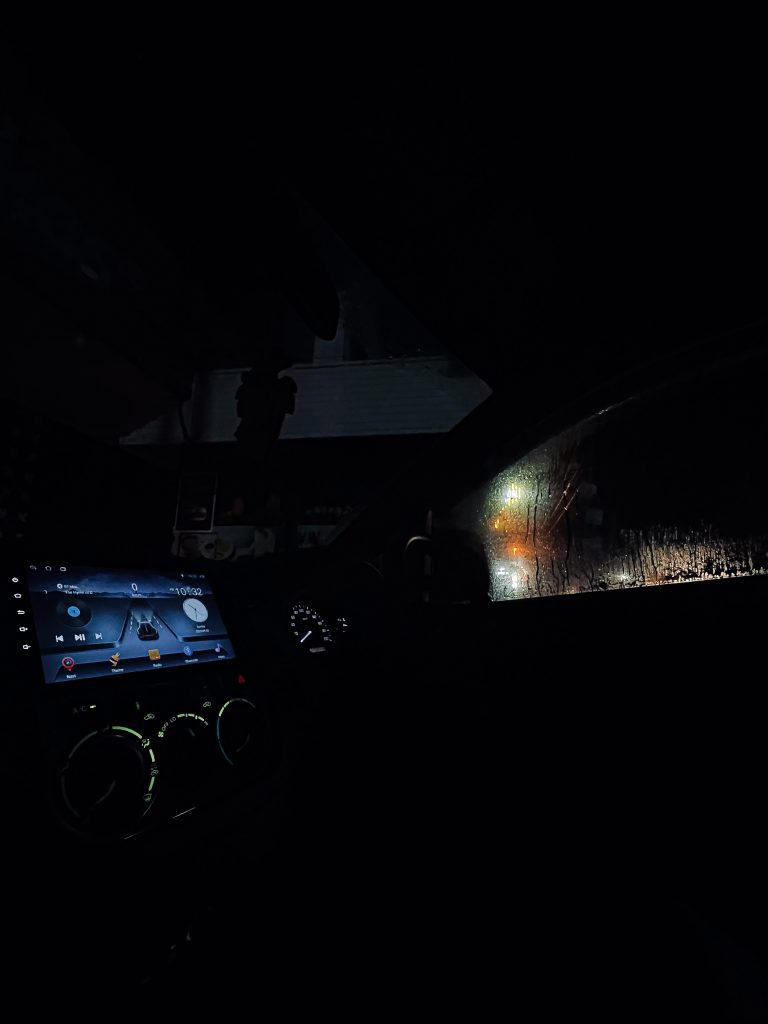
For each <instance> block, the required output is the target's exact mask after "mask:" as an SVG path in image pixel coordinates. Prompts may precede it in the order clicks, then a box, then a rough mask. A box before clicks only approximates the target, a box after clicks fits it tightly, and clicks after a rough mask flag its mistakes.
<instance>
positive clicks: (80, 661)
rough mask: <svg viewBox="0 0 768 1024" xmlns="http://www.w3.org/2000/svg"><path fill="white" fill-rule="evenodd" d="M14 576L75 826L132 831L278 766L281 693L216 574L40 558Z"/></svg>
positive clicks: (20, 651) (16, 609) (13, 608)
mask: <svg viewBox="0 0 768 1024" xmlns="http://www.w3.org/2000/svg"><path fill="white" fill-rule="evenodd" d="M4 584H5V588H6V591H7V602H6V605H7V610H8V620H9V633H10V636H11V638H12V641H11V642H12V644H13V646H14V650H13V651H12V655H13V660H14V661H15V662H16V663H17V664H18V666H19V670H18V671H17V672H16V673H15V674H14V676H15V678H16V679H17V680H18V681H19V682H20V685H22V686H23V687H25V688H27V693H26V696H27V697H28V698H29V699H30V700H32V702H33V703H34V705H35V707H36V709H37V717H38V721H39V724H40V728H41V738H42V744H41V747H42V751H43V754H42V757H43V761H44V779H45V789H46V790H47V798H48V802H49V805H50V809H51V811H52V814H53V819H54V820H55V821H56V822H57V823H58V824H59V825H60V826H62V827H63V828H64V829H65V830H68V831H70V832H74V833H79V834H80V835H83V836H94V837H113V838H128V837H130V836H133V835H136V834H138V833H140V832H144V831H146V830H150V829H153V828H157V827H158V826H162V825H164V824H167V823H169V822H170V821H172V820H173V819H176V818H179V817H182V816H185V815H187V814H190V813H191V812H193V811H196V810H199V809H201V808H204V807H205V806H206V805H212V804H215V803H220V802H221V800H222V799H224V798H226V796H227V794H229V793H233V792H237V791H238V790H240V789H242V788H243V786H244V785H249V786H253V785H256V786H258V785H260V784H262V783H264V782H265V781H266V780H268V779H269V778H270V776H271V775H272V774H273V773H274V772H275V770H276V768H277V765H278V762H279V757H280V743H279V737H278V728H277V721H276V718H277V716H276V713H275V709H274V707H273V706H272V702H271V700H270V696H269V692H268V689H267V688H266V687H264V686H261V685H256V683H255V681H253V680H250V679H249V678H248V673H247V670H246V669H245V668H244V666H243V664H242V663H241V662H240V661H239V660H238V656H237V650H236V638H235V637H234V635H233V629H232V626H231V623H230V622H228V621H226V618H225V615H224V613H223V611H222V606H221V604H220V602H219V600H218V598H217V596H216V594H215V593H214V589H213V586H212V584H211V582H210V580H209V579H208V577H207V576H206V575H205V574H204V573H200V572H193V573H187V572H180V571H176V570H169V571H150V570H137V569H130V570H129V569H104V568H92V567H84V566H71V565H60V564H58V563H54V562H32V563H27V564H25V565H20V566H16V567H14V568H11V569H10V570H8V571H7V576H6V579H5V581H4Z"/></svg>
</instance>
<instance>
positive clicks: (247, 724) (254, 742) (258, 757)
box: [216, 697, 277, 775]
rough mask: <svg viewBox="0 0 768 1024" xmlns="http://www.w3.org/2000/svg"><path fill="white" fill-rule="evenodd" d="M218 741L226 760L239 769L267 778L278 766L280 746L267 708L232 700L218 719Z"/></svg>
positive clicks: (247, 701)
mask: <svg viewBox="0 0 768 1024" xmlns="http://www.w3.org/2000/svg"><path fill="white" fill-rule="evenodd" d="M216 739H217V740H218V744H219V750H220V751H221V754H222V756H223V757H224V760H225V761H226V762H227V763H228V764H231V765H232V766H233V767H236V768H243V769H247V770H248V771H249V772H251V773H253V774H256V775H266V774H268V773H269V772H270V771H271V770H272V769H273V768H274V767H275V763H276V758H277V744H276V736H275V732H274V729H273V728H272V725H271V722H270V719H269V717H268V715H267V714H266V712H265V711H264V709H262V708H259V707H257V706H256V705H255V704H254V703H253V702H252V701H250V700H246V699H245V698H243V697H234V698H233V699H232V700H228V701H227V702H226V704H224V706H223V707H222V709H221V711H219V715H218V718H217V719H216Z"/></svg>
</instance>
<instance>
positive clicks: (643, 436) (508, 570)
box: [453, 353, 768, 601]
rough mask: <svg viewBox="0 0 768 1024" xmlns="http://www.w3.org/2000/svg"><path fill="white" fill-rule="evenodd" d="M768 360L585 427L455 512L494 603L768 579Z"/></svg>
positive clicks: (649, 398) (722, 371) (712, 375)
mask: <svg viewBox="0 0 768 1024" xmlns="http://www.w3.org/2000/svg"><path fill="white" fill-rule="evenodd" d="M767 370H768V365H767V363H766V358H765V355H764V354H762V353H761V354H758V355H754V354H753V355H751V356H749V357H748V358H743V359H740V360H738V361H733V362H730V363H727V362H721V363H720V364H719V365H718V366H716V367H712V368H710V369H709V370H708V371H707V372H697V373H691V374H689V375H688V376H687V377H685V378H684V379H683V380H682V381H678V382H676V383H668V384H665V385H661V386H659V387H657V388H654V389H651V390H650V391H649V392H647V393H646V394H643V395H640V396H638V397H636V398H633V399H630V400H628V401H626V402H623V403H622V404H621V405H619V406H616V407H614V408H611V409H606V410H603V411H602V412H601V413H599V414H597V415H595V416H593V417H592V418H590V419H588V420H585V421H584V422H582V423H580V424H578V425H576V426H575V427H573V428H572V429H569V430H567V431H565V432H563V433H562V434H560V435H558V436H557V437H553V438H552V439H550V440H549V441H547V442H546V443H545V444H542V445H541V446H540V447H538V448H536V449H535V450H534V451H531V452H530V453H528V454H527V455H525V456H524V457H523V458H521V459H519V460H518V461H517V462H515V463H514V464H513V465H510V466H509V467H508V468H506V469H505V470H503V471H502V472H501V473H499V474H498V475H497V476H496V477H495V478H494V479H493V480H491V481H490V483H489V484H488V485H487V487H485V488H484V489H483V490H482V492H481V493H478V494H475V495H473V496H472V497H470V498H469V499H467V500H466V501H465V502H463V503H462V505H461V506H459V507H458V508H457V509H456V510H454V517H453V518H454V521H455V522H457V523H459V522H460V523H462V524H463V525H470V523H471V524H472V528H473V529H474V530H475V532H476V533H477V534H478V535H479V536H480V537H481V539H482V542H483V545H484V548H485V553H486V557H487V559H488V564H489V570H490V578H491V583H490V589H491V592H490V596H491V597H492V599H493V600H497V601H499V600H513V599H516V598H526V597H543V596H548V595H553V594H573V593H579V592H583V591H591V590H613V589H622V588H626V587H644V586H654V585H658V584H668V583H684V582H692V581H701V580H712V579H720V578H723V577H728V576H742V575H752V574H756V573H765V572H766V571H768V522H767V521H766V514H765V503H764V498H763V493H764V492H765V491H766V490H768V489H767V488H766V469H767V465H766V463H767V461H768V460H767V457H766V448H767V444H768V431H767V430H766V419H767V417H766V408H767V407H768V373H767V372H766V371H767Z"/></svg>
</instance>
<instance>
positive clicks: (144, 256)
mask: <svg viewBox="0 0 768 1024" xmlns="http://www.w3.org/2000/svg"><path fill="white" fill-rule="evenodd" d="M7 56H8V59H7V60H5V61H4V62H3V65H4V70H3V76H2V93H0V96H2V104H1V105H0V180H1V181H2V182H3V190H2V199H1V200H0V252H1V253H2V262H1V263H0V295H2V308H3V311H4V313H3V322H4V327H5V331H4V336H5V345H4V352H5V354H6V363H5V369H4V371H3V374H2V385H1V386H2V389H3V402H2V411H1V412H0V420H2V434H3V440H4V448H3V465H2V472H3V478H2V489H1V491H0V562H2V573H3V575H2V584H3V596H2V602H3V607H4V636H5V643H4V651H5V659H6V670H5V673H4V675H5V683H4V714H3V715H2V716H0V778H1V779H2V786H3V793H4V819H3V825H4V828H3V833H4V837H5V842H4V846H5V856H4V862H5V865H6V869H5V876H4V878H5V886H4V894H3V906H4V908H5V910H6V913H5V914H4V915H3V918H4V924H5V943H4V949H5V952H4V954H3V958H2V968H1V970H2V976H3V986H4V989H5V990H6V992H7V993H14V994H16V993H18V994H19V996H22V995H23V996H24V998H25V999H26V1000H27V1001H28V1005H34V1002H35V1000H36V999H37V998H38V996H37V993H38V992H39V993H40V997H39V998H41V999H44V998H45V995H46V993H47V994H48V995H49V996H50V997H51V998H53V999H55V1000H56V1004H57V1005H58V1006H62V1007H66V1008H69V1007H72V1008H73V1009H74V1008H76V1007H77V1008H79V1009H80V1010H81V1011H82V1010H87V1009H89V1008H90V1007H93V1008H94V1009H95V1008H96V1007H104V1006H105V997H106V999H108V1000H109V1002H106V1005H107V1006H110V1007H111V1006H123V1005H124V1006H126V1007H127V1006H131V1007H133V1006H134V1005H135V1006H136V1007H141V1008H146V1009H149V1008H150V1007H156V1006H158V1005H162V1006H164V1005H167V1006H169V1007H174V1008H176V1009H178V1010H179V1011H180V1012H182V1013H186V1012H195V1011H196V1010H200V1011H201V1012H203V1007H207V1006H208V1005H211V1006H218V1007H221V1002H222V1001H223V1004H224V1009H225V1012H226V1008H227V1002H228V1001H230V1002H233V1003H234V1005H236V1006H238V1007H242V1008H245V1007H246V1006H250V1007H253V1009H254V1011H255V1012H257V1011H258V1010H259V1009H268V1010H271V1009H272V1008H279V1009H281V1010H282V1011H283V1012H300V1011H301V1010H306V1009H308V1008H309V1007H312V1009H314V1010H316V1011H318V1012H333V1011H335V1012H337V1013H343V1014H347V1013H348V1014H350V1015H352V1014H355V1015H360V1016H361V1015H363V1014H370V1013H375V1012H385V1013H386V1012H399V1013H403V1012H408V1011H410V1012H415V1013H427V1012H435V1011H438V1012H440V1011H441V1010H446V1009H449V1008H450V1009H452V1010H453V1012H455V1013H458V1014H461V1013H465V1014H469V1013H472V1014H474V1015H476V1016H480V1015H484V1014H488V1015H490V1014H491V1013H496V1012H498V1011H499V1010H500V1009H501V1010H506V1012H508V1013H513V1014H514V1013H524V1014H525V1015H532V1016H536V1017H544V1016H547V1017H549V1016H555V1015H558V1014H560V1013H563V1012H569V1013H573V1012H580V1013H584V1014H587V1015H588V1016H589V1017H590V1018H591V1019H595V1020H603V1019H605V1020H609V1019H610V1020H617V1019H619V1020H634V1019H637V1020H648V1019H655V1018H657V1017H660V1016H665V1017H668V1018H670V1019H685V1020H713V1021H714V1020H718V1021H719V1020H737V1021H741V1020H750V1021H751V1020H763V1019H768V938H767V937H766V931H765V920H766V915H767V914H768V884H767V883H766V873H765V869H764V861H765V853H766V840H765V827H764V823H763V804H762V796H763V792H764V790H763V785H764V782H765V776H764V772H765V770H766V767H765V737H764V732H765V720H764V718H763V715H764V713H765V707H764V705H765V698H764V695H763V693H762V686H763V673H762V670H761V668H760V664H761V662H760V647H759V644H758V643H757V640H758V639H759V636H760V635H761V633H762V629H763V628H764V621H763V620H764V608H765V605H764V604H763V602H764V601H765V599H766V587H767V586H768V578H767V577H768V530H766V528H765V523H764V500H763V494H764V490H765V488H764V480H763V478H764V471H763V463H762V461H761V460H762V458H763V454H764V452H765V450H766V444H767V443H768V436H767V435H766V415H765V394H766V384H765V382H766V380H767V379H768V373H767V372H766V371H767V370H768V366H767V365H766V360H767V359H768V348H767V347H766V337H767V335H766V330H767V328H766V322H765V320H764V310H763V308H762V307H763V304H764V297H763V291H762V286H761V283H760V282H761V281H763V280H764V275H763V270H764V269H765V261H766V257H765V254H764V252H763V247H762V246H761V244H760V243H759V238H758V236H759V234H760V231H759V228H760V226H761V225H762V224H763V223H764V221H765V220H766V218H765V209H764V207H765V199H764V197H763V198H760V196H761V194H762V193H761V189H760V188H759V182H760V173H759V172H760V166H759V164H758V163H757V162H756V161H757V158H756V157H755V156H754V154H750V155H749V159H748V157H747V154H746V151H745V150H742V149H736V148H734V146H735V143H733V141H732V140H731V141H728V139H730V136H729V137H728V139H726V137H725V135H722V136H721V135H718V138H720V139H721V141H722V149H723V151H724V152H727V153H728V154H730V155H729V157H728V159H727V160H725V159H724V161H723V163H722V165H721V164H718V165H717V168H718V170H717V172H715V170H714V169H713V166H714V165H711V166H710V170H709V172H708V173H709V174H710V175H711V177H705V178H701V177H698V178H696V179H695V183H693V184H692V182H694V178H695V176H693V173H692V168H700V167H701V163H700V159H699V158H700V156H701V154H702V153H703V152H704V151H705V149H706V146H705V141H702V139H703V136H702V137H701V138H700V137H699V136H698V135H697V134H696V131H695V130H694V128H693V127H689V129H688V131H687V133H684V137H681V136H680V135H679V133H676V131H674V130H673V129H674V127H675V126H674V125H669V126H663V125H662V124H661V122H659V123H656V122H654V125H653V127H652V129H647V128H646V129H645V132H646V133H645V134H638V132H640V131H641V128H640V127H639V125H640V124H641V119H638V120H632V119H631V118H630V121H631V125H632V130H631V131H630V130H628V131H627V132H626V134H625V136H623V137H622V136H620V135H618V134H614V135H613V136H611V137H610V139H608V137H607V136H606V135H604V133H603V128H604V122H603V120H602V119H601V117H600V116H597V115H595V120H594V123H590V124H586V123H584V122H583V121H581V120H579V118H576V117H575V111H574V109H572V108H571V107H569V106H568V101H567V100H566V99H562V100H561V102H559V103H558V104H557V105H556V107H555V108H554V110H553V111H551V117H550V116H549V115H546V116H545V114H544V113H543V112H542V113H538V112H536V113H532V112H531V110H530V109H528V112H527V117H526V119H525V122H524V123H523V122H520V123H519V124H518V127H517V130H516V132H515V133H513V135H514V137H513V138H512V139H511V138H510V129H509V123H508V119H507V114H508V111H509V110H510V109H511V105H512V104H513V102H514V96H513V95H512V93H511V92H510V91H509V89H507V87H506V86H505V78H504V76H503V75H499V76H495V77H494V76H489V77H488V78H487V80H486V79H484V80H483V81H482V82H479V81H473V82H467V81H466V80H465V79H464V78H462V77H461V76H458V75H452V76H450V75H449V76H448V77H446V78H442V77H439V78H437V79H432V78H430V79H429V80H428V81H425V80H424V79H423V78H422V77H421V76H420V75H419V74H417V73H416V72H415V71H408V70H407V69H406V70H403V71H401V72H399V73H397V74H395V73H394V72H392V71H390V74H389V76H388V77H386V78H385V79H381V78H379V77H378V76H374V75H371V76H370V80H366V81H365V82H363V83H361V84H360V86H359V88H358V89H352V88H351V86H350V83H349V82H348V81H346V79H345V78H344V76H341V77H340V78H339V79H338V80H333V81H330V80H328V81H324V82H323V83H322V85H321V84H319V83H314V84H315V86H316V87H315V88H312V89H310V88H309V85H310V82H309V81H303V80H300V79H296V81H294V82H292V83H291V85H290V86H286V87H285V88H284V89H283V90H282V91H281V92H280V94H279V95H275V94H274V92H269V91H268V86H269V85H270V81H268V80H266V79H265V78H264V74H265V73H264V72H263V71H261V72H259V71H257V70H255V69H254V67H253V64H252V62H249V61H248V60H247V58H246V56H245V55H243V56H238V58H237V59H235V58H233V57H232V55H231V54H228V55H227V59H225V55H224V54H222V53H217V54H216V55H213V54H210V55H209V56H210V60H209V61H199V60H194V59H192V58H190V57H189V56H188V55H186V56H184V55H181V56H179V55H174V56H173V57H171V56H169V54H168V52H167V51H166V50H164V49H160V48H153V47H151V46H142V47H140V48H139V49H138V50H137V51H136V52H133V51H131V52H127V51H126V52H123V51H120V52H119V53H118V52H117V51H105V52H104V53H103V54H101V55H94V54H88V55H81V56H78V58H77V59H76V60H74V59H73V58H72V55H71V54H69V53H68V54H58V55H57V54H54V55H48V54H46V55H45V56H44V57H43V56H42V55H41V54H40V53H37V52H36V53H32V52H25V51H23V50H22V51H16V52H14V53H13V54H9V55H7ZM214 69H215V73H214ZM260 75H261V76H262V77H259V76H260ZM272 84H274V83H272ZM86 96H88V97H90V99H89V100H88V102H86V99H85V97H86ZM606 116H607V115H606ZM628 116H629V115H628ZM633 116H634V115H633ZM638 118H639V115H638ZM642 123H645V122H642ZM718 131H720V129H718ZM722 131H723V132H726V131H727V128H726V127H724V128H723V129H722ZM707 138H709V136H707ZM706 144H707V145H708V142H707V143H706ZM745 145H746V143H745ZM670 147H672V148H670ZM707 152H708V150H707ZM662 155H663V159H662V158H661V157H662ZM331 157H333V159H331ZM753 157H754V159H753ZM726 166H727V167H733V166H738V168H739V171H738V175H736V177H737V178H738V182H739V183H740V188H739V189H736V188H735V187H734V186H733V181H732V180H731V179H728V178H727V176H726V174H725V171H723V167H726ZM745 168H748V171H747V170H745ZM705 198H707V203H706V205H705V204H704V199H705Z"/></svg>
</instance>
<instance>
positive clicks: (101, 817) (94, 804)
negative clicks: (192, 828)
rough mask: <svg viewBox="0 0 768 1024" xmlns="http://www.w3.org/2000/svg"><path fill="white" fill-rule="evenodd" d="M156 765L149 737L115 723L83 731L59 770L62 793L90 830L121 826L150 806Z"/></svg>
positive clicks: (73, 813) (77, 820) (71, 810)
mask: <svg viewBox="0 0 768 1024" xmlns="http://www.w3.org/2000/svg"><path fill="white" fill-rule="evenodd" d="M157 776H158V769H157V763H156V760H155V754H154V751H153V750H152V746H151V743H150V740H149V739H147V738H145V737H143V736H142V735H141V734H140V733H138V732H136V730H135V729H129V728H128V727H127V726H124V725H112V726H108V727H107V728H105V729H97V730H95V731H94V732H91V733H88V735H87V736H84V737H83V738H82V739H81V740H80V741H79V742H78V743H76V744H75V746H74V747H73V748H72V750H71V751H70V752H69V755H68V757H67V761H66V763H65V765H64V767H63V768H62V770H61V780H60V781H61V795H62V798H63V800H64V804H65V806H66V808H67V810H68V812H69V814H70V815H71V816H72V818H73V819H74V821H75V823H76V824H77V825H78V826H79V827H81V828H83V829H85V830H87V831H99V832H112V831H118V832H119V831H121V830H124V829H127V828H129V827H131V826H132V825H134V824H135V823H136V821H137V820H138V819H139V818H141V817H142V816H143V815H144V814H146V812H147V811H148V810H149V807H150V806H151V804H152V801H153V799H154V795H155V785H156V782H157Z"/></svg>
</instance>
